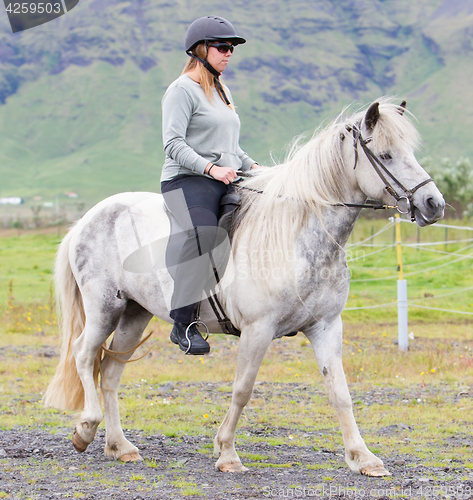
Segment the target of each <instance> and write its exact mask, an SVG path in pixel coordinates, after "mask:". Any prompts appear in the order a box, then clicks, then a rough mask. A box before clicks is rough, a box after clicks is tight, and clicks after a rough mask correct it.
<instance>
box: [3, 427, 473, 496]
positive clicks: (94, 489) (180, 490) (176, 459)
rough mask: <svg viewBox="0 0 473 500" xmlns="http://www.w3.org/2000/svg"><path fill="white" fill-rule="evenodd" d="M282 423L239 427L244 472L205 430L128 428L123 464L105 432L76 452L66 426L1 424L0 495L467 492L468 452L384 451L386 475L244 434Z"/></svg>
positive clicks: (329, 454)
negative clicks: (223, 468) (438, 455)
mask: <svg viewBox="0 0 473 500" xmlns="http://www.w3.org/2000/svg"><path fill="white" fill-rule="evenodd" d="M402 425H403V424H400V425H391V426H389V427H385V428H380V429H379V433H381V434H390V433H391V434H392V433H397V432H401V431H402ZM290 431H291V430H290V429H285V428H280V427H264V428H261V427H258V428H251V427H249V426H242V427H241V428H240V430H239V436H238V443H237V449H238V451H239V452H244V453H245V456H246V458H243V459H242V461H243V462H244V463H245V464H246V465H249V466H250V467H249V471H248V472H245V473H243V474H225V473H222V472H219V471H216V470H215V469H214V463H215V458H214V457H213V456H212V454H211V451H212V450H211V438H209V436H203V435H202V436H179V437H166V436H164V435H146V434H144V433H141V432H138V431H131V430H127V431H125V432H126V436H127V437H128V439H130V440H131V441H132V442H133V443H134V444H136V445H137V446H138V448H139V449H140V453H141V455H142V456H143V458H144V459H145V460H144V462H139V463H128V464H123V463H119V462H116V461H113V460H110V459H109V458H106V457H105V456H104V454H103V447H104V441H105V435H104V431H103V430H99V431H98V433H97V437H96V439H95V441H94V442H93V443H92V444H91V445H90V446H89V448H88V449H87V450H86V452H85V453H83V454H79V453H77V452H76V451H75V450H74V449H73V446H72V442H71V434H72V430H71V429H64V428H62V429H52V430H51V431H50V432H49V431H47V430H39V431H33V430H31V429H26V428H15V429H13V430H3V431H0V465H1V467H0V498H9V499H41V500H42V499H57V498H60V499H62V498H84V499H91V500H92V499H94V500H110V499H111V498H113V500H145V499H146V500H151V499H153V500H154V499H163V500H164V499H166V500H168V499H181V498H189V499H194V498H195V499H212V500H214V499H215V500H226V499H232V500H243V499H265V498H333V499H348V498H355V499H377V500H387V499H391V498H407V499H435V500H440V499H454V500H460V499H462V500H463V499H473V469H471V468H469V467H471V455H469V456H459V457H458V459H454V460H449V461H444V462H445V463H444V465H442V466H439V467H428V466H425V465H424V464H423V463H422V460H421V459H418V458H416V457H414V456H409V455H400V454H393V455H391V456H382V459H383V461H384V463H385V466H386V467H387V469H388V470H390V471H391V473H392V474H393V475H392V476H391V477H390V478H388V479H386V478H368V477H364V476H361V475H359V474H355V473H353V472H351V471H350V470H349V469H348V467H347V466H346V464H345V461H344V457H343V455H342V450H341V449H340V450H339V452H334V451H331V450H324V449H318V450H316V449H314V447H311V446H307V447H304V446H290V445H289V446H288V445H274V444H269V443H268V442H267V441H264V440H263V441H260V442H256V443H255V442H254V441H252V440H251V437H252V436H253V437H254V436H256V435H257V436H258V437H263V438H266V439H268V440H269V438H270V437H275V436H278V435H280V436H282V435H284V436H287V435H288V432H290ZM309 434H310V432H309ZM468 435H469V430H466V433H465V435H464V436H452V437H450V438H449V439H458V440H463V443H462V444H463V446H465V445H467V446H468V443H466V442H465V439H466V440H468V439H469V438H468ZM305 436H306V437H307V434H306V435H305ZM309 437H310V436H309ZM469 443H470V445H473V443H471V441H469ZM252 454H255V455H252ZM258 456H259V457H261V456H264V457H267V460H261V458H260V459H259V461H258V462H255V458H254V457H258ZM251 457H253V458H254V459H253V460H252V459H251ZM256 460H258V459H257V458H256ZM252 462H253V466H252Z"/></svg>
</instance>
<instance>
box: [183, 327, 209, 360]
mask: <svg viewBox="0 0 473 500" xmlns="http://www.w3.org/2000/svg"><path fill="white" fill-rule="evenodd" d="M192 325H203V326H204V327H205V330H206V331H207V337H205V339H204V340H205V341H206V340H207V339H208V338H209V333H210V332H209V328H208V326H207V325H206V324H205V323H204V322H203V321H202V320H201V319H200V318H197V319H196V320H195V321H193V322H192V323H190V324H189V325H188V327H187V328H186V339H187V343H188V344H189V346H188V347H187V351H186V352H185V353H184V354H187V353H188V352H189V351H190V350H191V347H192V345H191V339H190V338H189V328H190V327H191V326H192ZM199 333H200V332H199Z"/></svg>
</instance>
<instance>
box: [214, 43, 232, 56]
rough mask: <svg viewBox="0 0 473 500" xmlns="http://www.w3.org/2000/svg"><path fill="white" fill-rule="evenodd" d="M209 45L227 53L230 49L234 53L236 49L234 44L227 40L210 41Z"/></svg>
mask: <svg viewBox="0 0 473 500" xmlns="http://www.w3.org/2000/svg"><path fill="white" fill-rule="evenodd" d="M209 47H215V48H216V49H217V50H218V51H219V52H221V53H222V54H226V53H227V52H228V51H230V53H231V54H233V50H234V49H235V46H234V45H231V44H229V43H225V42H217V43H209Z"/></svg>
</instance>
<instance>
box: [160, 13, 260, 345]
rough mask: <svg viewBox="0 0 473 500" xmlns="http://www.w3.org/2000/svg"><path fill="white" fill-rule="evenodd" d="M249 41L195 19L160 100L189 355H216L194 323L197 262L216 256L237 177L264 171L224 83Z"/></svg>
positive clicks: (180, 311) (201, 273)
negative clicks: (184, 57) (248, 148)
mask: <svg viewBox="0 0 473 500" xmlns="http://www.w3.org/2000/svg"><path fill="white" fill-rule="evenodd" d="M245 42H246V40H245V39H244V38H242V37H240V36H238V35H237V32H236V30H235V28H234V27H233V25H232V24H231V23H230V22H228V21H227V20H226V19H223V18H221V17H216V16H207V17H202V18H200V19H197V20H196V21H194V22H193V23H192V24H191V25H190V26H189V28H188V30H187V34H186V40H185V48H186V53H187V54H188V55H189V56H190V57H191V59H190V60H189V62H188V63H187V65H186V66H185V68H184V70H183V73H182V75H181V76H180V77H179V78H178V79H177V80H175V81H174V82H173V83H171V85H170V86H169V87H168V89H167V91H166V93H165V95H164V97H163V101H162V108H163V142H164V150H165V152H166V160H165V163H164V167H163V171H162V175H161V192H162V193H163V195H164V199H165V202H166V205H167V208H168V209H169V210H170V212H171V213H172V215H173V216H174V217H175V218H176V219H177V221H178V223H179V225H180V226H181V228H182V229H183V230H184V231H185V232H186V234H187V239H186V241H185V243H184V245H183V246H182V247H181V248H179V249H176V252H177V254H178V258H177V262H176V263H175V264H176V267H175V268H176V273H175V275H174V292H173V295H172V300H171V314H170V316H171V318H172V319H173V320H174V327H173V329H172V332H171V341H172V342H174V343H175V344H178V345H179V348H180V349H181V350H182V351H185V352H186V354H204V353H208V352H209V351H210V345H209V344H208V342H207V341H206V340H204V339H203V338H202V336H201V334H200V333H199V331H198V330H197V326H196V322H195V320H196V319H197V316H198V314H197V313H196V311H197V308H198V307H199V304H200V299H201V296H202V291H203V289H204V286H205V283H206V280H207V278H208V269H207V266H197V265H196V260H195V259H197V258H198V257H199V256H200V255H205V254H208V253H209V252H210V251H211V250H212V247H213V245H214V242H215V238H216V231H217V222H218V212H219V203H220V200H221V198H222V196H223V195H225V194H227V193H228V192H229V191H231V190H232V187H233V186H232V183H233V181H235V179H236V178H237V171H239V170H243V171H244V170H249V169H250V168H255V167H257V166H258V164H257V163H256V162H255V161H254V160H252V159H251V158H250V157H249V156H248V155H247V154H246V153H245V152H244V151H243V150H242V149H241V148H240V146H239V135H240V119H239V118H238V115H237V113H236V112H235V107H234V105H233V101H232V96H231V94H230V92H229V90H228V88H226V87H224V86H223V85H222V83H221V82H220V80H219V76H220V75H221V73H222V72H223V71H224V70H225V68H226V67H227V64H228V61H229V59H230V57H231V55H232V53H233V50H234V48H235V46H236V45H238V44H242V43H245ZM178 190H179V191H178ZM189 344H190V345H189Z"/></svg>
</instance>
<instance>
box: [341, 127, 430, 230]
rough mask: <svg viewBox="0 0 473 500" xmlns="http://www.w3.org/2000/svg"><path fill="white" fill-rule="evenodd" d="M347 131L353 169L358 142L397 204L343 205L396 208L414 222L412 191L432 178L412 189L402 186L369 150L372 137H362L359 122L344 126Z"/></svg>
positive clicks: (356, 160) (356, 162)
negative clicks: (351, 150) (398, 189)
mask: <svg viewBox="0 0 473 500" xmlns="http://www.w3.org/2000/svg"><path fill="white" fill-rule="evenodd" d="M346 129H347V131H348V132H351V133H352V135H353V148H354V150H355V165H354V167H353V169H355V168H356V166H357V164H358V144H360V146H361V149H362V150H363V152H364V153H365V156H366V157H367V158H368V160H369V162H370V163H371V165H372V167H373V168H374V170H375V172H376V173H377V174H378V176H379V177H380V179H381V180H382V181H383V182H384V185H385V189H386V191H387V192H388V193H389V194H390V195H391V196H392V197H393V198H394V199H395V200H396V202H397V204H396V205H394V206H389V205H372V204H364V205H361V204H360V205H358V204H349V203H345V204H344V205H345V206H348V207H361V208H374V209H375V210H377V209H384V208H396V209H397V211H398V212H399V213H401V214H408V213H410V214H411V221H412V222H415V220H416V218H415V206H414V203H413V202H412V198H413V196H414V193H415V192H416V191H417V190H418V189H420V188H421V187H422V186H425V185H426V184H428V183H429V182H433V179H432V178H430V177H429V178H428V179H426V180H425V181H422V182H420V183H419V184H417V186H415V187H413V188H412V189H407V188H406V187H404V185H403V184H402V182H401V181H399V180H398V179H396V177H395V176H394V175H393V174H392V173H391V172H390V171H389V170H388V169H387V168H386V167H385V165H384V164H383V162H382V161H381V160H380V159H379V158H378V157H377V156H376V155H375V154H374V153H373V151H371V149H370V148H369V147H368V146H367V144H369V143H370V142H371V141H372V140H373V138H372V137H368V138H367V139H363V136H362V135H361V130H360V123H356V124H354V125H353V126H352V127H350V126H347V127H346ZM387 177H390V178H391V180H392V181H394V182H395V183H396V184H397V185H398V186H399V187H400V188H401V189H402V191H403V193H404V194H403V195H402V196H400V195H399V194H398V193H397V192H396V190H395V189H394V188H393V186H392V184H391V183H390V182H389V180H388V179H387ZM399 202H403V203H405V205H406V206H405V208H402V207H401V206H400V205H399Z"/></svg>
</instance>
